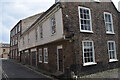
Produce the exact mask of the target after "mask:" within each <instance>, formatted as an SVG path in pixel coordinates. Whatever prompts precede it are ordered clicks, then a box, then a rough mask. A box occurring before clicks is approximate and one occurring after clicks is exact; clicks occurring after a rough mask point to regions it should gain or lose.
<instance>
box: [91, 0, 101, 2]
mask: <svg viewBox="0 0 120 80" xmlns="http://www.w3.org/2000/svg"><path fill="white" fill-rule="evenodd" d="M93 1H95V2H101V1H100V0H93Z"/></svg>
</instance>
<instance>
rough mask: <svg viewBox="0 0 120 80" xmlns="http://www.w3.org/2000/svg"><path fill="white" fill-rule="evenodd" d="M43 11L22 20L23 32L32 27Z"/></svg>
mask: <svg viewBox="0 0 120 80" xmlns="http://www.w3.org/2000/svg"><path fill="white" fill-rule="evenodd" d="M42 14H43V13H39V14H36V15H33V16H30V17H28V18H25V19H23V20H22V33H24V32H25V30H26V29H27V28H28V27H30V26H31V25H32V24H33V23H34V22H35V21H36V20H37V19H38V18H39V17H40V16H41V15H42Z"/></svg>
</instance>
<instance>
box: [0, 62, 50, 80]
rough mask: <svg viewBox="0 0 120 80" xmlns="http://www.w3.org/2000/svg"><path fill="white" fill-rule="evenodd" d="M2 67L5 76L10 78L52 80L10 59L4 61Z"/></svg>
mask: <svg viewBox="0 0 120 80" xmlns="http://www.w3.org/2000/svg"><path fill="white" fill-rule="evenodd" d="M2 69H3V72H4V75H5V77H7V78H9V79H15V78H16V79H23V78H24V79H25V80H26V79H32V80H36V79H39V80H43V79H44V80H52V79H50V78H48V77H47V76H45V75H42V74H38V73H36V72H34V71H32V70H30V69H28V68H26V67H24V66H22V65H20V64H17V63H15V62H11V61H9V60H3V61H2Z"/></svg>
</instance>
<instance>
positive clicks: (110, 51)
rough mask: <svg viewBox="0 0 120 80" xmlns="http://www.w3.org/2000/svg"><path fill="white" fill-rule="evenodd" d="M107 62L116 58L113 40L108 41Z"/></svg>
mask: <svg viewBox="0 0 120 80" xmlns="http://www.w3.org/2000/svg"><path fill="white" fill-rule="evenodd" d="M108 54H109V62H113V61H116V60H117V56H116V46H115V41H108Z"/></svg>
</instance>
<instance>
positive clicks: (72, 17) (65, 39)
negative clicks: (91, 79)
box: [18, 0, 120, 76]
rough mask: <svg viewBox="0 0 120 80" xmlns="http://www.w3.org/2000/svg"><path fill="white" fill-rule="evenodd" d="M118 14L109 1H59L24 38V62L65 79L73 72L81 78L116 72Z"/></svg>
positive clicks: (22, 59)
mask: <svg viewBox="0 0 120 80" xmlns="http://www.w3.org/2000/svg"><path fill="white" fill-rule="evenodd" d="M118 14H119V12H118V11H117V9H116V8H115V6H114V4H113V3H112V2H111V1H110V0H108V2H102V1H101V0H93V1H92V2H60V1H56V3H55V4H54V5H53V6H51V7H50V8H49V9H48V10H47V11H46V12H44V13H43V14H42V15H41V16H40V17H39V18H38V19H37V20H36V21H35V22H34V23H33V24H32V25H31V26H30V27H28V28H27V29H26V30H25V31H23V33H22V34H21V36H20V39H19V40H18V47H19V52H20V57H21V58H20V59H21V62H23V63H24V64H28V65H30V66H34V67H36V68H38V69H42V70H45V71H47V72H50V73H51V74H52V73H55V74H56V73H57V74H64V75H65V74H67V75H68V73H69V74H70V73H71V72H74V73H75V74H76V75H80V76H81V75H86V74H90V73H94V72H98V71H103V70H107V69H112V68H117V67H119V65H118V63H119V62H120V61H119V59H120V55H119V49H118V48H119V46H118V44H119V43H118V42H119V38H118V35H119V31H118V30H119V27H120V26H119V17H120V16H119V15H118ZM53 75H54V74H53Z"/></svg>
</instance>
